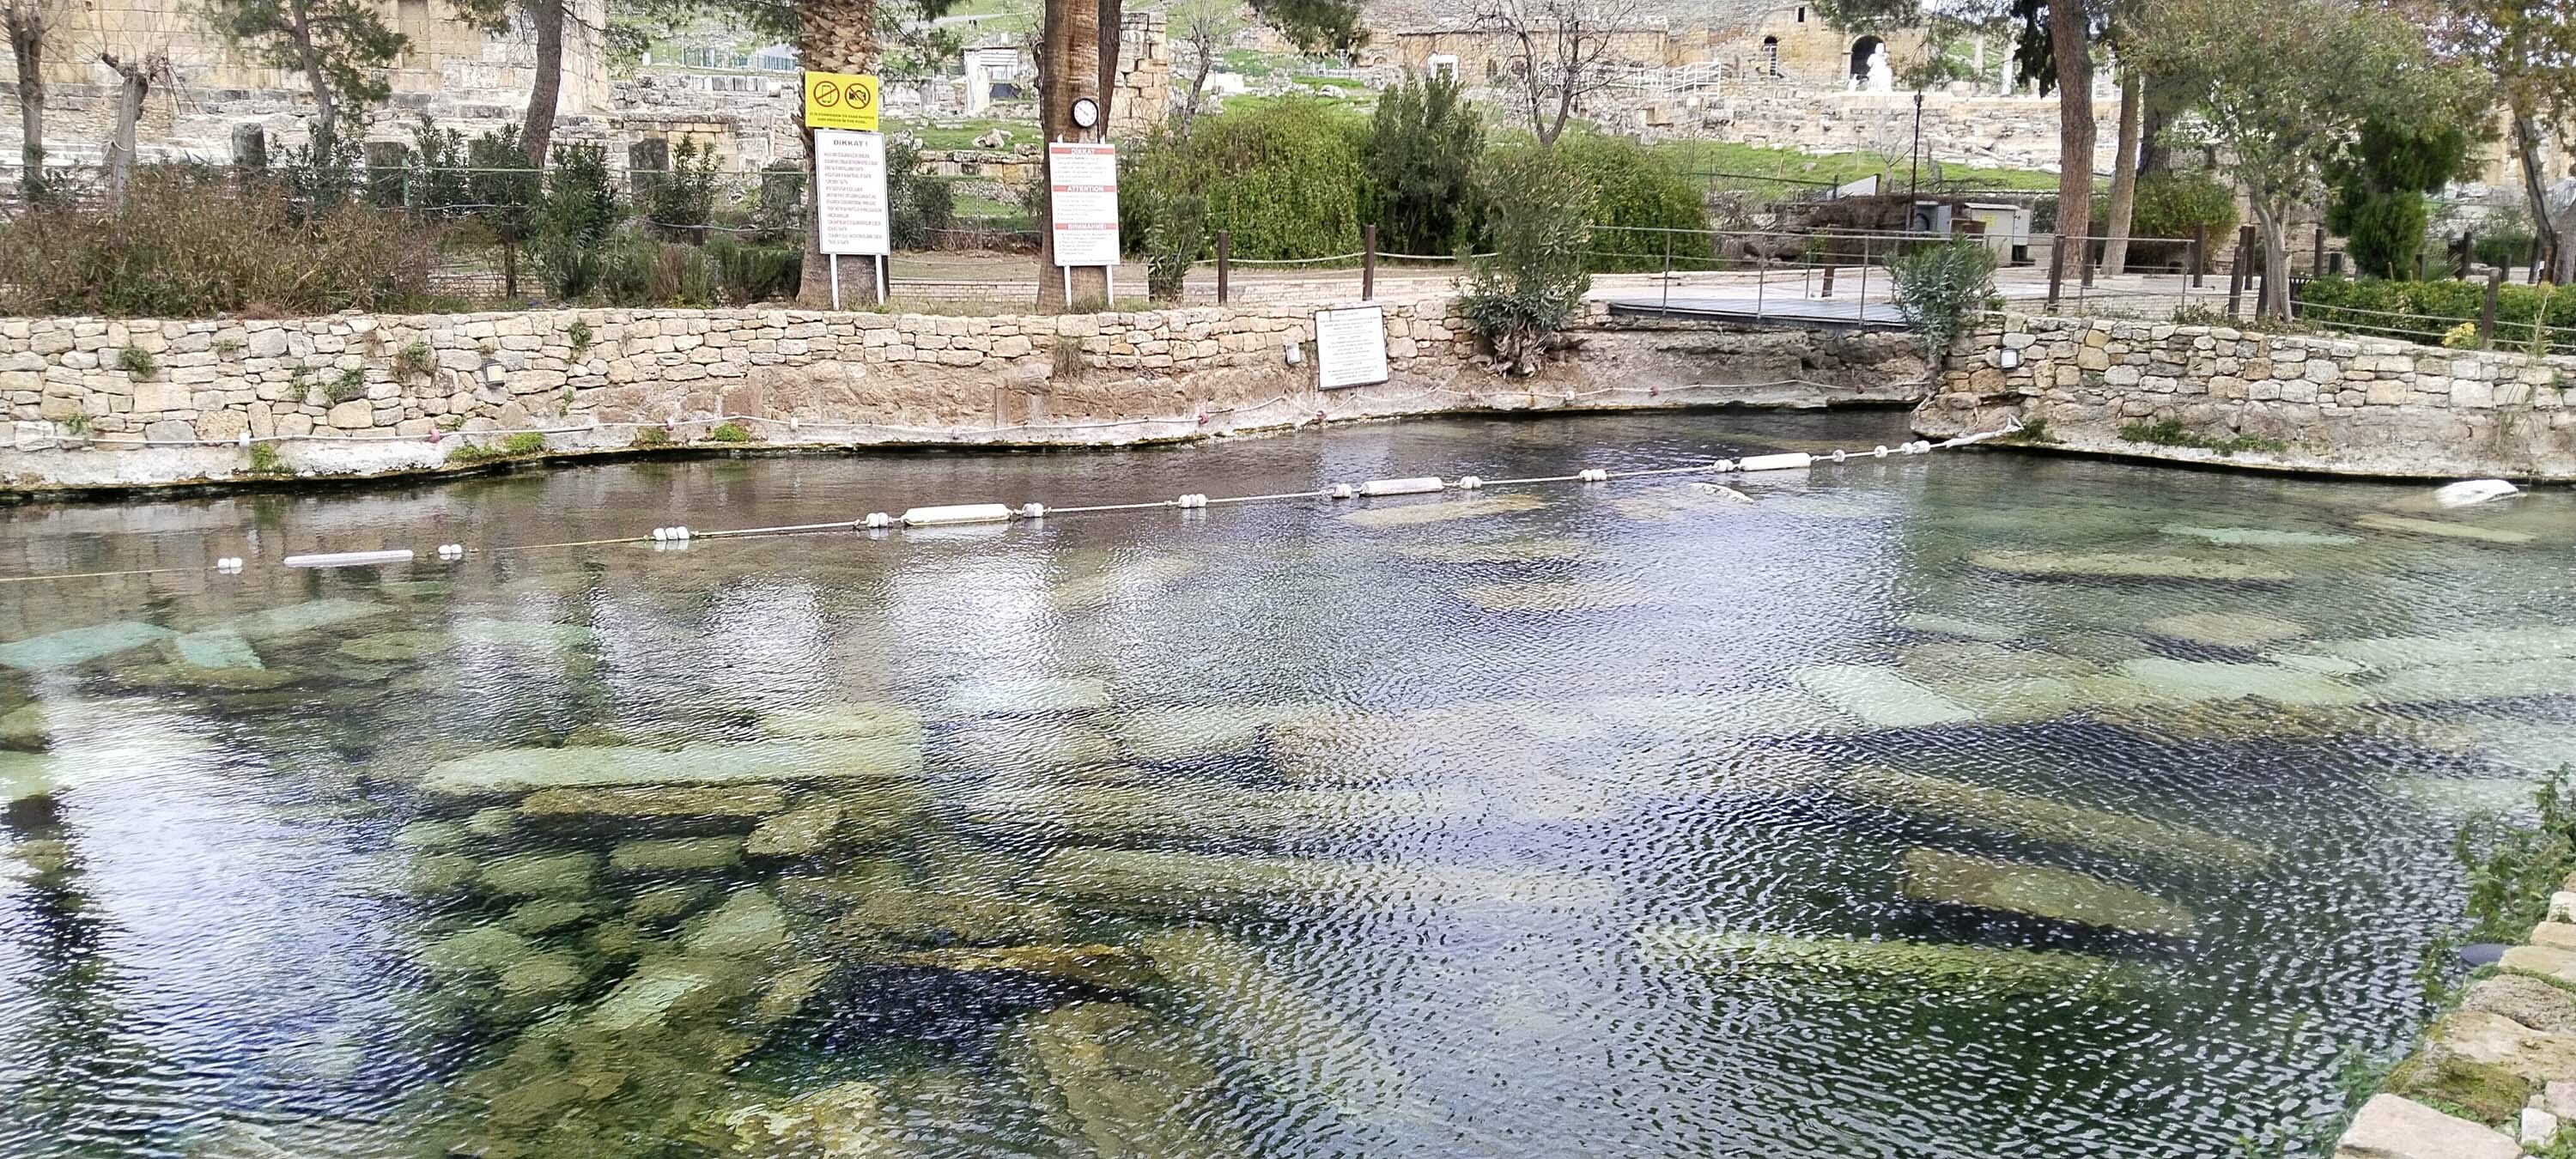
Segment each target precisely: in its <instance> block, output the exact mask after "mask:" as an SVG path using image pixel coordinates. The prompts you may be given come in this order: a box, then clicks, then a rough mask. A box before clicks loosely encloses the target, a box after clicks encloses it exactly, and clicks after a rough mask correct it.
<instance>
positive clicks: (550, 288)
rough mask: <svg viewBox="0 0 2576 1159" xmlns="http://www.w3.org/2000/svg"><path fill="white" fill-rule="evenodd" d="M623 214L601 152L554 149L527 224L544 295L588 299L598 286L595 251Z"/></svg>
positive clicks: (593, 147)
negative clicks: (542, 191)
mask: <svg viewBox="0 0 2576 1159" xmlns="http://www.w3.org/2000/svg"><path fill="white" fill-rule="evenodd" d="M625 216H626V213H625V208H624V207H623V206H621V205H619V204H618V202H617V193H616V190H615V189H614V188H613V187H612V186H610V184H609V181H608V155H607V153H606V152H605V151H603V150H602V149H601V148H600V147H599V146H597V145H566V146H563V147H562V148H561V149H560V150H559V151H557V153H556V161H555V168H554V172H553V173H551V174H548V175H547V177H546V189H545V194H544V195H543V196H542V197H540V198H538V200H537V205H536V210H535V215H534V218H533V221H532V232H533V234H534V245H533V246H532V247H531V249H532V251H533V256H534V257H535V258H536V265H537V273H538V275H539V276H541V277H543V278H544V279H545V284H546V293H548V294H550V295H552V296H553V297H555V298H557V299H561V300H566V301H569V300H572V299H576V298H580V297H583V296H586V295H588V294H589V293H590V291H591V289H592V288H593V287H594V286H596V285H597V284H598V282H599V277H600V267H601V257H600V250H601V248H602V246H603V245H604V244H605V243H606V242H607V241H608V237H609V234H610V233H611V232H613V231H614V230H615V229H616V228H617V223H618V222H619V221H620V220H622V219H623V218H624V217H625Z"/></svg>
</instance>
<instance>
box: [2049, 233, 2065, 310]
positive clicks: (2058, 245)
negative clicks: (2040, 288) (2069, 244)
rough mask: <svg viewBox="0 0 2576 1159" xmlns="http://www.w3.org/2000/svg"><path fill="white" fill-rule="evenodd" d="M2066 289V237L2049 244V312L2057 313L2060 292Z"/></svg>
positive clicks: (2060, 237)
mask: <svg viewBox="0 0 2576 1159" xmlns="http://www.w3.org/2000/svg"><path fill="white" fill-rule="evenodd" d="M2065 288H2066V235H2065V234H2062V233H2061V234H2058V235H2057V237H2056V239H2055V240H2053V241H2051V242H2049V243H2048V312H2049V313H2051V314H2054V313H2056V312H2057V298H2058V295H2059V292H2060V291H2062V290H2064V289H2065Z"/></svg>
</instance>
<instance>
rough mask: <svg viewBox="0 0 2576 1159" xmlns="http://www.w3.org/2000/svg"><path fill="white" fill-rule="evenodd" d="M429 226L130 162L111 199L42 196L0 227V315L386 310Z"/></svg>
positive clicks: (254, 183) (409, 287) (423, 249)
mask: <svg viewBox="0 0 2576 1159" xmlns="http://www.w3.org/2000/svg"><path fill="white" fill-rule="evenodd" d="M437 244H438V230H437V229H436V227H434V226H428V225H424V224H422V223H420V222H416V221H411V220H407V219H406V218H405V217H404V216H403V215H402V214H401V213H399V212H395V211H388V210H380V209H375V208H372V207H368V206H364V205H356V204H343V205H340V206H338V207H336V208H324V209H319V210H316V209H311V208H300V207H298V206H296V205H295V204H294V202H293V198H292V194H291V191H290V190H288V189H287V188H286V187H285V186H284V185H282V184H279V183H278V182H275V181H272V180H269V179H267V178H265V177H261V176H256V175H252V174H236V173H233V172H231V171H229V170H215V169H211V168H207V167H203V166H188V165H173V166H162V165H147V166H139V167H137V168H136V169H135V171H134V175H133V179H132V181H131V184H130V185H129V187H128V188H127V190H126V195H125V200H124V202H123V204H122V205H109V204H107V203H105V202H104V201H96V202H85V203H75V202H72V201H69V200H64V201H49V202H46V203H43V204H38V205H33V206H29V207H27V208H25V209H23V210H21V211H20V212H19V213H18V215H17V216H16V217H15V218H14V219H12V220H10V221H8V222H7V223H6V224H5V225H0V313H9V314H21V315H26V314H93V315H104V316H107V317H114V318H131V317H161V318H201V317H206V316H209V315H213V314H239V313H245V312H252V311H257V312H262V313H268V314H272V315H296V314H328V313H331V312H333V311H337V310H351V309H355V310H379V309H389V308H392V307H394V306H396V305H398V304H400V303H403V302H406V301H409V300H412V299H414V298H416V297H418V296H420V295H421V294H422V293H423V292H424V291H426V290H427V288H428V285H429V269H430V264H431V262H432V260H433V259H434V258H435V256H436V250H437Z"/></svg>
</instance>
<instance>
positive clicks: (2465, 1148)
mask: <svg viewBox="0 0 2576 1159" xmlns="http://www.w3.org/2000/svg"><path fill="white" fill-rule="evenodd" d="M2535 1023H2536V1024H2538V1025H2534V1024H2535ZM2507 1103H2510V1104H2511V1105H2505V1104H2507ZM2469 1115H2476V1116H2478V1118H2470V1117H2468V1116H2469ZM2479 1119H2485V1120H2487V1122H2481V1121H2479ZM2496 1120H2504V1121H2505V1122H2506V1125H2507V1127H2508V1128H2509V1129H2510V1130H2509V1132H2508V1130H2499V1129H2497V1128H2496V1127H2493V1126H2490V1125H2488V1123H2489V1122H2493V1121H2496ZM2569 1131H2576V875H2571V876H2569V877H2568V879H2567V880H2566V881H2564V882H2562V883H2560V885H2559V890H2558V892H2557V893H2555V894H2553V895H2551V897H2550V899H2549V914H2548V917H2547V918H2546V919H2545V920H2543V921H2542V922H2541V923H2540V924H2539V925H2537V926H2534V927H2532V930H2531V932H2530V933H2529V934H2528V935H2526V936H2525V937H2524V938H2523V944H2521V945H2517V946H2511V947H2507V948H2506V949H2505V950H2504V952H2503V956H2502V957H2501V958H2500V959H2499V960H2498V961H2497V963H2496V971H2495V972H2494V973H2492V974H2490V975H2488V976H2487V977H2484V978H2480V979H2478V980H2476V981H2474V982H2471V983H2470V984H2469V985H2468V987H2467V988H2466V989H2465V990H2464V991H2462V992H2461V994H2460V998H2459V1003H2458V1004H2457V1005H2456V1006H2454V1007H2452V1008H2451V1009H2450V1010H2448V1011H2446V1012H2445V1013H2444V1014H2443V1015H2442V1016H2441V1017H2440V1018H2438V1019H2436V1020H2434V1022H2433V1023H2432V1025H2430V1026H2428V1027H2426V1028H2425V1030H2424V1033H2423V1034H2422V1035H2420V1036H2419V1037H2418V1038H2417V1039H2416V1042H2415V1047H2414V1049H2413V1051H2411V1052H2410V1053H2409V1054H2408V1055H2407V1056H2406V1058H2405V1059H2404V1060H2403V1061H2401V1062H2399V1063H2398V1064H2397V1065H2396V1066H2395V1067H2394V1068H2392V1069H2391V1070H2390V1071H2389V1073H2388V1076H2387V1078H2386V1079H2385V1080H2383V1082H2382V1084H2381V1086H2380V1088H2379V1089H2378V1090H2377V1091H2375V1092H2374V1093H2372V1094H2371V1096H2370V1099H2369V1101H2368V1102H2365V1103H2363V1104H2362V1106H2361V1109H2360V1111H2359V1112H2358V1113H2357V1114H2355V1115H2354V1117H2353V1120H2352V1123H2351V1124H2350V1125H2349V1126H2348V1127H2346V1128H2345V1130H2344V1132H2343V1135H2342V1137H2341V1138H2340V1139H2338V1140H2337V1141H2336V1143H2335V1149H2334V1156H2335V1159H2519V1156H2521V1155H2522V1154H2523V1153H2524V1151H2525V1150H2526V1149H2529V1150H2534V1151H2537V1150H2541V1149H2544V1148H2547V1147H2549V1146H2550V1145H2551V1144H2552V1143H2553V1142H2555V1141H2557V1140H2558V1139H2559V1137H2560V1136H2561V1135H2562V1133H2564V1132H2569Z"/></svg>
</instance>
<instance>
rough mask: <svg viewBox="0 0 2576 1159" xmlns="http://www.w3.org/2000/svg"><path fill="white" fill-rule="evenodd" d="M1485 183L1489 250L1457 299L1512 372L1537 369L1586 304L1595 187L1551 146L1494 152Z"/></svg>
mask: <svg viewBox="0 0 2576 1159" xmlns="http://www.w3.org/2000/svg"><path fill="white" fill-rule="evenodd" d="M1484 187H1485V191H1486V204H1485V234H1486V242H1485V245H1486V248H1488V249H1490V250H1491V251H1493V252H1492V256H1490V257H1483V258H1478V259H1476V260H1475V261H1474V263H1473V264H1472V266H1471V269H1472V274H1471V280H1470V282H1469V284H1468V289H1467V293H1466V294H1465V295H1463V296H1461V297H1460V298H1459V300H1458V308H1459V313H1460V314H1461V316H1463V317H1464V318H1465V319H1466V320H1467V325H1468V327H1469V328H1470V329H1472V330H1474V331H1475V332H1476V334H1477V336H1478V337H1480V338H1482V339H1484V341H1485V345H1486V346H1487V347H1488V348H1489V349H1491V351H1492V352H1493V363H1494V365H1495V366H1497V367H1498V368H1499V369H1501V370H1502V371H1503V372H1504V373H1506V374H1531V373H1535V372H1536V371H1537V369H1538V359H1539V355H1540V354H1542V353H1544V352H1545V350H1546V349H1547V345H1548V341H1549V339H1550V338H1551V337H1552V336H1553V335H1555V333H1556V332H1557V331H1559V330H1562V329H1564V328H1565V326H1566V324H1567V323H1569V322H1571V321H1573V319H1574V317H1575V315H1576V313H1577V312H1578V311H1580V310H1582V308H1583V292H1584V291H1585V290H1588V289H1590V288H1591V286H1592V278H1591V276H1590V275H1589V274H1587V273H1585V272H1584V266H1583V247H1584V239H1585V237H1586V233H1587V231H1586V230H1585V229H1584V222H1583V218H1584V210H1585V208H1586V207H1588V206H1589V205H1591V204H1592V190H1591V187H1590V186H1589V185H1587V184H1586V183H1585V181H1584V178H1583V176H1582V174H1580V173H1577V172H1575V171H1574V170H1573V169H1571V168H1570V167H1568V166H1566V165H1565V164H1564V163H1563V162H1562V161H1561V160H1560V159H1559V158H1558V157H1557V155H1556V154H1555V153H1553V152H1551V151H1548V150H1544V149H1534V148H1533V149H1516V150H1513V151H1511V152H1508V153H1504V154H1501V155H1499V156H1497V157H1496V158H1494V160H1493V162H1492V164H1491V168H1490V169H1488V171H1487V173H1486V176H1485V179H1484Z"/></svg>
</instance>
